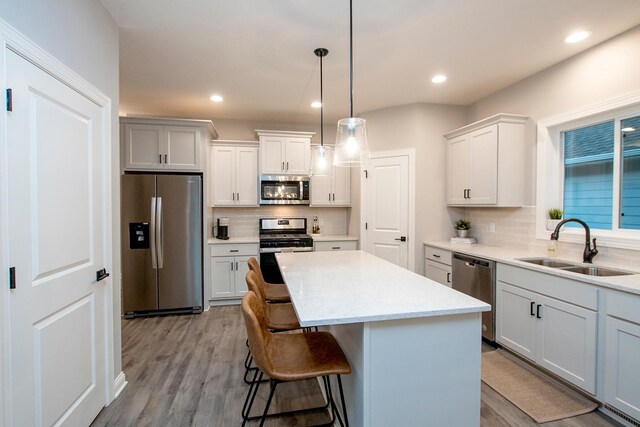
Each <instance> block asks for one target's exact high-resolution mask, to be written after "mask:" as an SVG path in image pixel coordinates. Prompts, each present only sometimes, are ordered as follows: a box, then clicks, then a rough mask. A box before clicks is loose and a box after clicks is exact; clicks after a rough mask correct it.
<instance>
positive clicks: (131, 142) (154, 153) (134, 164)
mask: <svg viewBox="0 0 640 427" xmlns="http://www.w3.org/2000/svg"><path fill="white" fill-rule="evenodd" d="M124 131H125V136H124V138H125V150H126V151H125V167H126V168H127V169H160V168H162V164H161V162H163V161H164V158H163V157H160V155H161V151H160V150H161V145H162V140H163V126H162V125H142V124H125V125H124Z"/></svg>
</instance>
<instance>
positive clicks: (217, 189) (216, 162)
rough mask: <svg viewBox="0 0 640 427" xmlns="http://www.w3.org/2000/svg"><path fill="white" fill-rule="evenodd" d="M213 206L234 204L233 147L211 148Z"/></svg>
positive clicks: (234, 150)
mask: <svg viewBox="0 0 640 427" xmlns="http://www.w3.org/2000/svg"><path fill="white" fill-rule="evenodd" d="M212 156H213V183H212V185H213V206H214V207H215V206H229V205H233V204H234V203H235V200H236V197H235V164H236V160H235V156H236V149H235V148H234V147H213V153H212ZM256 185H257V184H256Z"/></svg>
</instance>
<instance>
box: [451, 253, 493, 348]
mask: <svg viewBox="0 0 640 427" xmlns="http://www.w3.org/2000/svg"><path fill="white" fill-rule="evenodd" d="M495 270H496V263H495V261H488V260H486V259H481V258H473V257H470V256H467V255H462V254H457V253H454V254H453V265H452V269H451V275H452V277H451V279H452V286H451V287H452V288H453V289H455V290H456V291H460V292H463V293H465V294H467V295H470V296H472V297H474V298H477V299H479V300H480V301H483V302H486V303H487V304H490V305H491V311H485V312H483V313H482V336H483V337H484V338H486V339H487V340H489V341H495V326H494V325H495V311H494V307H495V288H496V286H495V283H496V281H495V277H496V275H495Z"/></svg>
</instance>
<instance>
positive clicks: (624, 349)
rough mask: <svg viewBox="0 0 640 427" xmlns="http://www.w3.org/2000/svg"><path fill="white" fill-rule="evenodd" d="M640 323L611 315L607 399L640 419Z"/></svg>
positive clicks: (608, 342) (608, 318)
mask: <svg viewBox="0 0 640 427" xmlns="http://www.w3.org/2000/svg"><path fill="white" fill-rule="evenodd" d="M639 360H640V325H636V324H634V323H630V322H625V321H622V320H620V319H616V318H613V317H609V316H607V318H606V347H605V374H604V399H605V402H607V403H608V404H610V405H611V406H614V407H616V408H618V409H620V410H621V411H623V412H625V413H626V414H628V415H630V416H632V417H633V418H635V419H637V420H640V363H638V361H639Z"/></svg>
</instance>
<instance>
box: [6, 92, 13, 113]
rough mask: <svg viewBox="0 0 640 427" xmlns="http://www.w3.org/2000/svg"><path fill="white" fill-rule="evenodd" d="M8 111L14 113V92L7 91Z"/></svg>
mask: <svg viewBox="0 0 640 427" xmlns="http://www.w3.org/2000/svg"><path fill="white" fill-rule="evenodd" d="M7 111H13V91H12V90H11V89H7Z"/></svg>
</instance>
